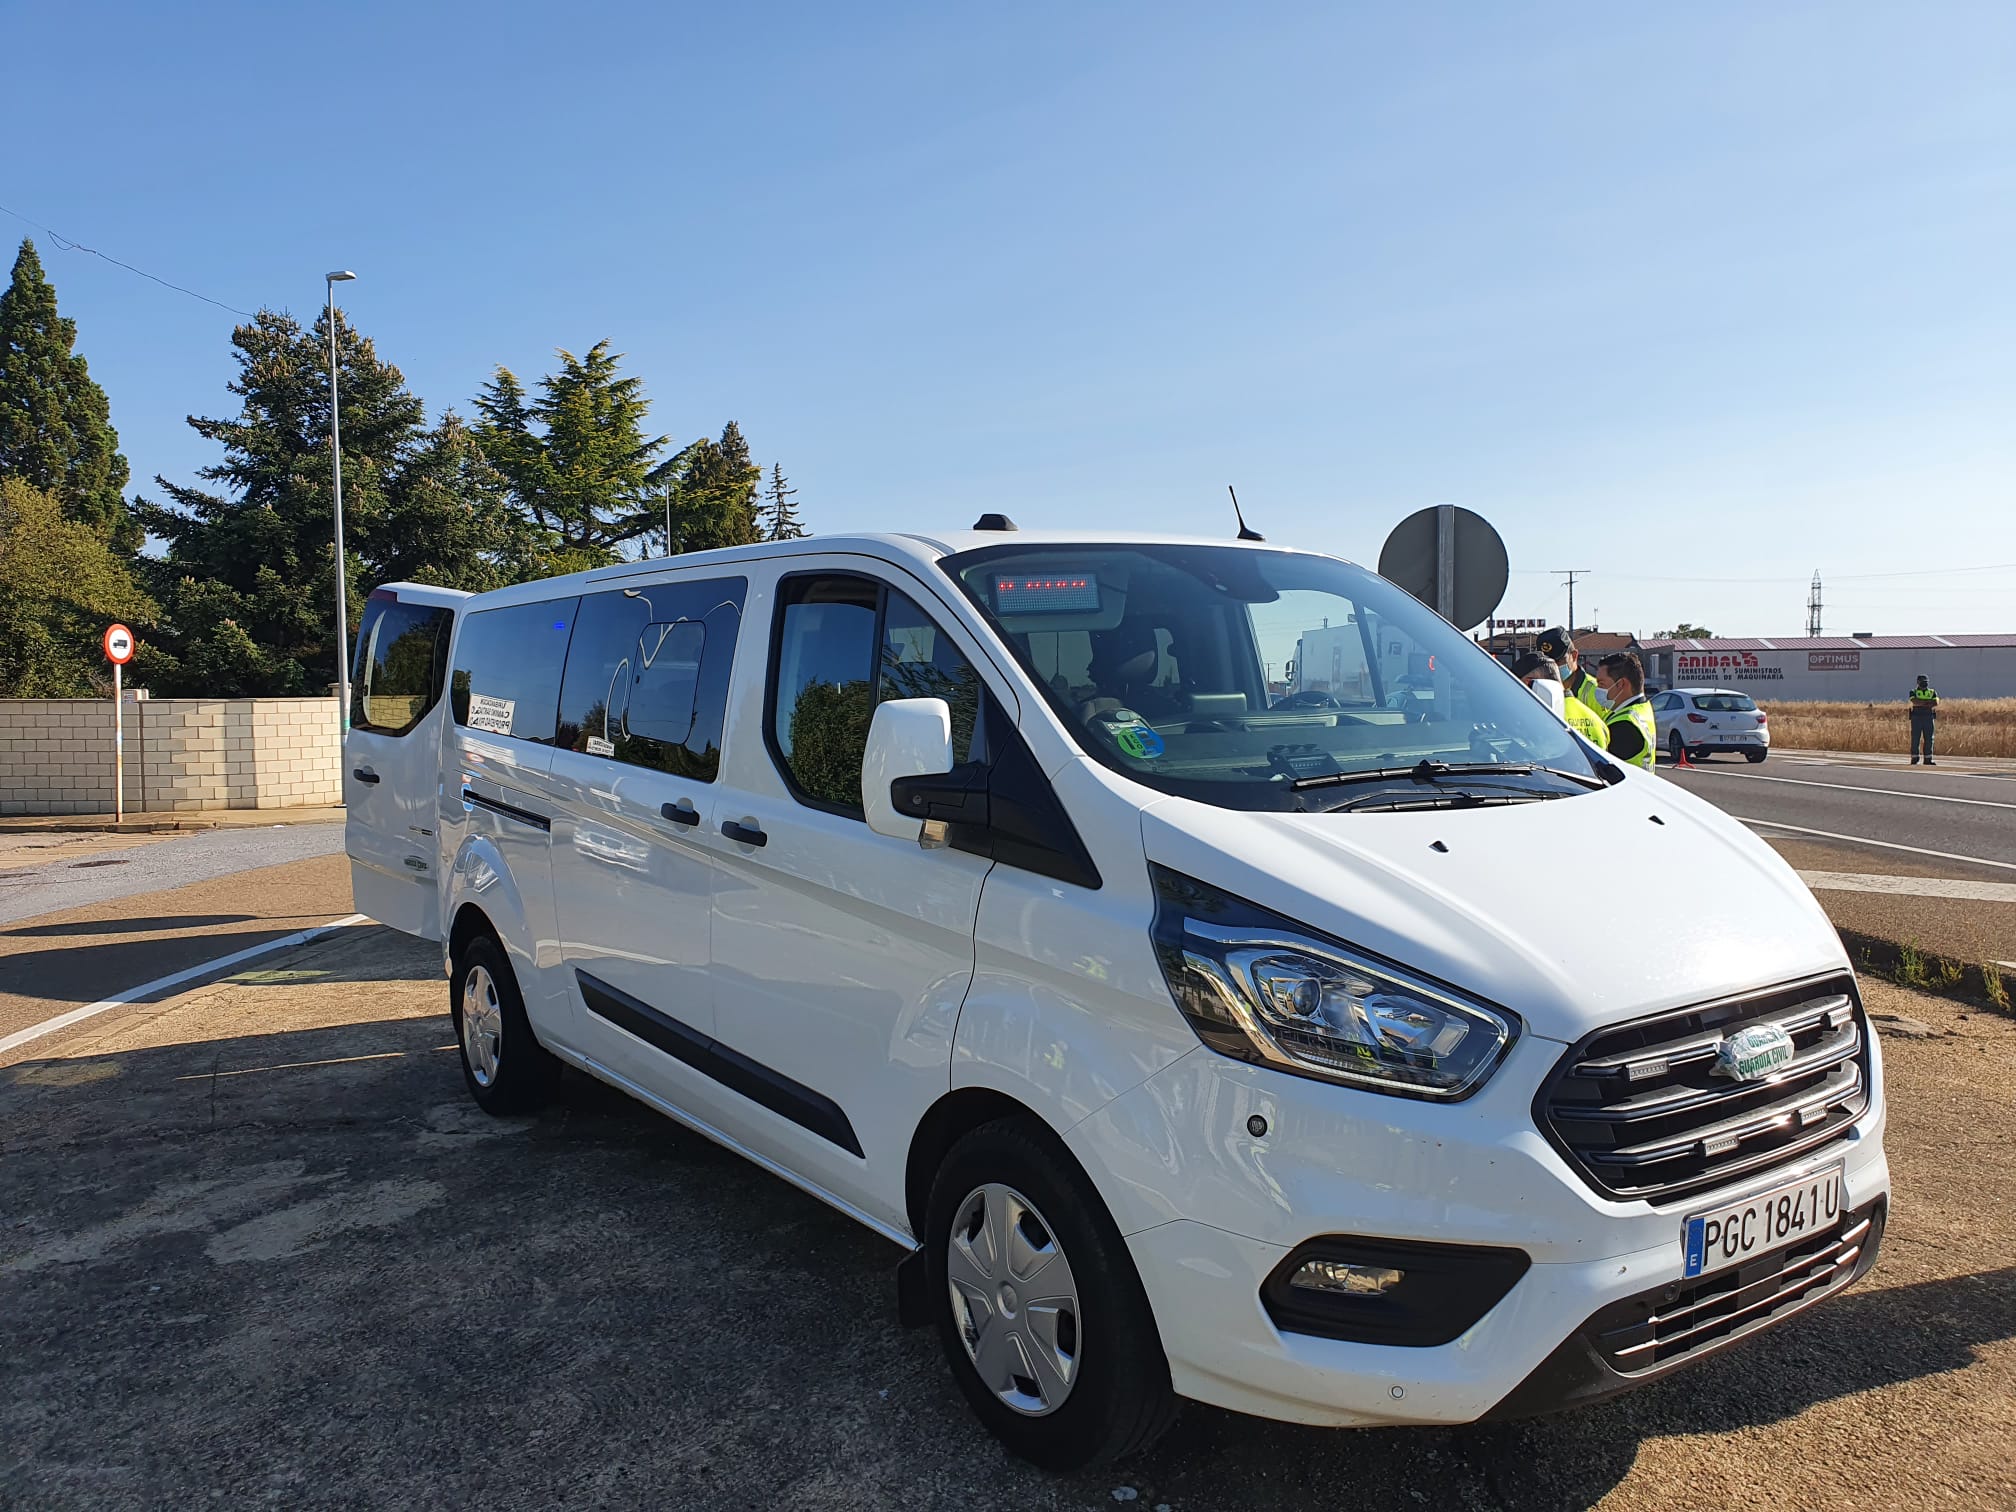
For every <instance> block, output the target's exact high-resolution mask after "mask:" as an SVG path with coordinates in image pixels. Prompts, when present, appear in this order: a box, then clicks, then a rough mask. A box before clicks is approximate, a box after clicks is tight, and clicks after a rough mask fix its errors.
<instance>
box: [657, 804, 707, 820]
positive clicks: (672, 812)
mask: <svg viewBox="0 0 2016 1512" xmlns="http://www.w3.org/2000/svg"><path fill="white" fill-rule="evenodd" d="M658 812H659V813H660V814H663V815H664V816H665V817H666V818H667V819H669V820H671V821H672V822H673V823H674V824H698V823H699V822H700V811H699V810H698V809H690V808H681V807H680V806H679V805H678V804H676V803H661V804H659V805H658Z"/></svg>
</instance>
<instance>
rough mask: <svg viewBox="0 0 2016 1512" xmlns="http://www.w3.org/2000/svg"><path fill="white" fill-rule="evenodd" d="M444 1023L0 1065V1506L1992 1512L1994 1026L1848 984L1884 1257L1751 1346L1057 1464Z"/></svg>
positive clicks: (431, 966)
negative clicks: (1666, 1367) (488, 1081)
mask: <svg viewBox="0 0 2016 1512" xmlns="http://www.w3.org/2000/svg"><path fill="white" fill-rule="evenodd" d="M446 996H447V994H446V989H445V985H444V984H443V982H442V980H441V977H440V973H439V963H438V959H437V958H436V957H435V955H434V952H433V951H432V950H431V949H429V948H427V947H425V946H421V945H418V944H416V943H413V942H410V941H406V940H403V939H402V938H400V937H398V936H393V935H390V934H388V933H387V932H385V931H383V930H381V929H376V928H356V929H349V930H345V931H342V932H341V933H339V934H337V935H335V936H332V937H330V938H329V939H326V940H324V941H321V942H318V943H317V944H315V945H311V946H307V947H302V948H298V949H295V950H292V951H288V952H285V953H281V954H277V955H276V956H274V957H272V958H270V960H268V961H266V962H262V963H261V966H260V969H258V970H254V971H250V972H247V973H245V974H243V975H242V976H240V977H238V978H235V979H232V980H229V981H226V982H223V983H220V984H214V985H212V986H210V987H207V988H205V989H203V990H200V991H197V992H194V993H192V994H190V995H188V996H186V997H184V998H181V999H178V1000H176V1001H174V1002H171V1003H168V1004H164V1005H159V1006H156V1007H154V1008H150V1009H134V1010H127V1011H123V1012H121V1013H117V1014H112V1015H107V1016H106V1017H104V1018H102V1019H97V1020H93V1021H92V1022H91V1024H90V1026H88V1028H84V1029H80V1030H79V1031H77V1032H73V1033H70V1034H68V1035H66V1036H65V1037H64V1038H62V1039H61V1040H59V1041H55V1042H51V1043H48V1044H45V1045H42V1046H39V1047H38V1049H37V1053H36V1055H35V1056H33V1057H31V1058H25V1059H20V1060H17V1061H16V1062H15V1063H14V1064H12V1065H11V1066H5V1067H0V1148H4V1157H0V1329H4V1331H5V1335H4V1337H5V1346H4V1347H5V1353H4V1359H5V1362H6V1363H5V1369H4V1371H0V1505H4V1506H9V1507H17V1506H18V1507H24V1508H25V1507H35V1508H49V1509H63V1508H71V1507H77V1508H92V1509H123V1508H148V1507H186V1506H193V1505H218V1506H232V1507H238V1506H252V1505H260V1506H279V1507H287V1508H290V1509H291V1508H311V1507H312V1508H321V1507H346V1508H347V1507H357V1508H379V1507H385V1508H405V1507H417V1506H483V1507H488V1508H496V1509H513V1508H541V1509H543V1508H548V1507H557V1506H567V1507H603V1508H622V1507H640V1508H660V1507H664V1508H672V1507H679V1508H685V1507H691V1508H696V1509H698V1508H707V1509H712V1508H776V1507H792V1508H806V1509H820V1508H835V1509H842V1508H844V1509H882V1508H891V1509H910V1508H916V1509H934V1512H935V1509H940V1508H946V1507H962V1508H964V1507H971V1508H978V1509H994V1508H1004V1509H1014V1512H1049V1509H1063V1508H1075V1509H1090V1508H1099V1507H1108V1508H1110V1507H1113V1506H1115V1505H1116V1504H1126V1503H1131V1504H1132V1505H1134V1506H1137V1507H1139V1508H1141V1509H1143V1512H1149V1509H1157V1512H1159V1509H1164V1508H1166V1509H1168V1512H1211V1509H1231V1512H1317V1509H1321V1512H1334V1509H1340V1508H1347V1507H1348V1508H1351V1509H1353V1512H1419V1509H1423V1508H1427V1509H1431V1512H1445V1509H1451V1512H1453V1509H1469V1512H1487V1509H1488V1512H1574V1509H1585V1508H1591V1507H1596V1508H1600V1509H1602V1512H1653V1509H1676V1512H1677V1509H1685V1512H1703V1509H1708V1508H1724V1507H1745V1508H1755V1509H1760V1512H1790V1509H1795V1508H1798V1509H1811V1508H1819V1507H1829V1508H1832V1507H1851V1506H1869V1505H1876V1504H1881V1505H1884V1506H1891V1507H1899V1508H1916V1507H1926V1506H1932V1505H1938V1506H1941V1507H1954V1508H1980V1509H1990V1508H1995V1509H2003V1512H2006V1509H2007V1508H2009V1507H2011V1506H2016V1267H2012V1266H2011V1264H2010V1255H2011V1254H2012V1253H2016V1162H2011V1161H2010V1159H2009V1158H2008V1150H2009V1148H2010V1146H2011V1145H2012V1144H2016V1108H2012V1105H2011V1103H2010V1100H2009V1097H2008V1087H2009V1085H2010V1082H2011V1079H2012V1075H2016V1023H2012V1022H2010V1021H2008V1020H2006V1019H2002V1018H1999V1017H1996V1016H1993V1015H1983V1014H1972V1015H1963V1013H1962V1012H1961V1010H1959V1009H1958V1008H1956V1007H1955V1006H1954V1005H1953V1004H1951V1003H1949V1002H1945V1001H1942V1000H1939V999H1935V998H1929V997H1922V996H1918V995H1912V994H1905V993H1902V992H1900V991H1898V990H1897V989H1894V988H1888V987H1884V986H1883V985H1881V984H1880V983H1878V984H1872V986H1871V988H1870V1000H1871V1008H1872V1010H1874V1011H1877V1012H1885V1011H1888V1012H1898V1011H1902V1012H1905V1013H1909V1014H1912V1015H1914V1016H1916V1017H1918V1018H1921V1019H1923V1020H1924V1021H1925V1024H1924V1026H1923V1028H1922V1032H1923V1033H1924V1034H1925V1035H1927V1036H1929V1037H1923V1038H1900V1039H1895V1040H1892V1041H1890V1042H1889V1044H1888V1046H1887V1047H1886V1058H1887V1060H1888V1062H1889V1073H1890V1083H1889V1086H1890V1107H1891V1112H1890V1135H1889V1148H1890V1152H1891V1160H1892V1163H1893V1169H1894V1171H1895V1174H1896V1180H1897V1184H1898V1194H1897V1203H1896V1208H1895V1214H1896V1216H1895V1218H1894V1219H1893V1222H1892V1224H1891V1227H1890V1232H1889V1236H1888V1239H1887V1241H1886V1243H1885V1247H1884V1251H1883V1258H1882V1260H1881V1262H1880V1264H1879V1265H1878V1267H1877V1269H1876V1271H1875V1273H1874V1274H1873V1275H1872V1276H1870V1277H1869V1278H1867V1279H1866V1280H1865V1281H1864V1282H1863V1283H1861V1284H1860V1285H1859V1286H1858V1287H1857V1288H1856V1289H1854V1290H1853V1291H1851V1292H1849V1293H1847V1294H1846V1295H1844V1296H1841V1297H1838V1298H1835V1299H1832V1300H1831V1301H1830V1302H1828V1303H1827V1304H1825V1305H1824V1306H1823V1307H1821V1308H1818V1309H1816V1310H1814V1311H1813V1312H1811V1313H1808V1314H1806V1315H1804V1316H1803V1317H1801V1318H1799V1319H1796V1320H1794V1321H1792V1322H1791V1323H1789V1324H1787V1325H1786V1326H1785V1327H1783V1328H1780V1329H1778V1330H1776V1331H1774V1332H1772V1333H1769V1334H1767V1335H1764V1336H1762V1337H1760V1338H1757V1339H1754V1340H1752V1341H1750V1342H1749V1343H1748V1344H1747V1345H1746V1346H1745V1347H1743V1348H1742V1349H1740V1350H1737V1351H1733V1352H1731V1353H1730V1354H1728V1355H1726V1356H1722V1357H1719V1358H1717V1359H1715V1360H1711V1361H1709V1362H1706V1363H1705V1364H1703V1365H1701V1366H1699V1367H1697V1368H1696V1369H1694V1370H1692V1371H1688V1372H1684V1373H1682V1374H1680V1375H1678V1376H1676V1377H1674V1378H1672V1379H1670V1380H1668V1381H1665V1382H1662V1383H1660V1384H1658V1385H1656V1386H1652V1387H1649V1388H1647V1389H1645V1390H1643V1391H1640V1392H1637V1393H1634V1394H1631V1395H1628V1396H1625V1397H1622V1398H1619V1399H1617V1400H1616V1401H1613V1402H1610V1403H1606V1404H1603V1405H1600V1406H1597V1407H1594V1408H1590V1409H1587V1410H1584V1411H1581V1412H1577V1413H1573V1414H1568V1415H1565V1416H1561V1417H1558V1418H1552V1419H1545V1420H1541V1421H1537V1422H1529V1423H1510V1424H1499V1425H1489V1426H1483V1427H1473V1428H1463V1429H1455V1430H1438V1429H1403V1430H1389V1431H1376V1432H1352V1431H1325V1430H1316V1429H1304V1428H1295V1427H1290V1426H1286V1425H1281V1424H1274V1423H1267V1422H1262V1421H1259V1420H1256V1419H1251V1418H1243V1417H1239V1416H1236V1415H1234V1414H1231V1413H1226V1412H1220V1411H1215V1410H1212V1409H1208V1408H1203V1407H1197V1406H1191V1407H1188V1408H1186V1409H1185V1411H1184V1414H1183V1417H1182V1419H1181V1420H1180V1422H1179V1423H1178V1425H1177V1427H1176V1429H1175V1431H1174V1432H1173V1433H1171V1434H1170V1436H1169V1437H1168V1438H1166V1439H1165V1440H1163V1442H1162V1443H1161V1444H1160V1445H1158V1446H1156V1447H1155V1448H1154V1449H1152V1450H1150V1451H1149V1452H1147V1453H1146V1454H1143V1455H1141V1456H1139V1457H1137V1458H1136V1459H1135V1460H1134V1461H1132V1462H1129V1463H1124V1464H1122V1465H1120V1466H1117V1467H1114V1468H1112V1469H1109V1470H1105V1471H1101V1472H1097V1473H1093V1474H1087V1475H1076V1476H1061V1477H1060V1476H1051V1475H1046V1474H1043V1473H1040V1472H1038V1471H1035V1470H1033V1469H1031V1468H1030V1467H1028V1466H1026V1465H1023V1464H1021V1463H1019V1462H1017V1461H1015V1460H1012V1459H1010V1458H1008V1457H1007V1456H1006V1455H1005V1454H1004V1453H1003V1452H1002V1451H1001V1450H1000V1449H998V1448H997V1447H996V1446H995V1444H994V1443H993V1441H992V1440H991V1439H989V1438H988V1437H987V1436H986V1435H985V1434H984V1433H983V1432H982V1431H981V1430H980V1429H979V1427H978V1426H977V1424H976V1423H975V1422H974V1420H973V1419H972V1418H971V1416H970V1414H969V1413H968V1412H967V1410H966V1407H965V1404H964V1402H963V1400H962V1399H961V1398H960V1397H959V1395H958V1393H957V1392H956V1390H955V1389H954V1387H953V1385H952V1383H951V1380H950V1378H949V1376H948V1375H947V1371H946V1366H945V1363H944V1361H943V1359H942V1358H941V1357H940V1355H939V1353H938V1346H937V1342H936V1340H935V1338H934V1337H933V1336H932V1335H931V1334H929V1333H925V1332H914V1331H908V1330H904V1329H902V1328H899V1327H898V1326H897V1325H896V1323H895V1320H894V1298H893V1286H892V1281H891V1267H892V1265H893V1263H894V1261H895V1259H896V1251H895V1250H894V1249H893V1248H892V1247H891V1246H890V1245H888V1244H887V1243H886V1242H885V1241H883V1240H881V1239H879V1238H877V1237H875V1236H874V1235H872V1234H869V1233H868V1232H867V1231H865V1230H863V1229H861V1228H859V1227H858V1226H856V1225H854V1224H853V1223H851V1222H850V1221H848V1220H847V1219H845V1218H844V1217H842V1216H841V1215H839V1214H837V1213H835V1212H833V1211H832V1210H831V1209H829V1208H826V1207H824V1206H823V1205H821V1204H820V1203H818V1202H816V1201H814V1200H813V1199H811V1198H809V1197H807V1196H805V1195H804V1194H802V1193H800V1192H798V1191H797V1190H796V1189H795V1188H792V1187H790V1186H788V1185H786V1184H785V1183H784V1182H782V1181H778V1180H775V1179H772V1178H770V1177H768V1176H765V1175H763V1174H761V1173H759V1172H757V1171H756V1170H754V1169H753V1168H752V1167H750V1166H749V1165H747V1164H745V1163H743V1162H741V1161H739V1160H737V1159H736V1158H735V1157H733V1156H731V1155H729V1154H727V1153H726V1152H724V1151H722V1150H720V1149H718V1148H716V1147H715V1146H713V1145H711V1144H709V1143H707V1142H706V1141H705V1140H703V1139H701V1138H699V1137H698V1136H696V1135H693V1134H691V1133H689V1132H687V1131H685V1130H683V1129H681V1128H679V1127H678V1126H676V1125H674V1124H672V1123H671V1122H669V1121H668V1120H665V1119H662V1118H659V1117H657V1116H656V1115H654V1114H651V1113H649V1112H648V1111H646V1110H644V1109H642V1108H640V1107H639V1106H637V1105H636V1104H634V1103H630V1102H628V1101H627V1100H625V1099H623V1098H621V1097H619V1096H618V1095H616V1094H614V1093H612V1092H610V1091H608V1090H607V1089H604V1088H602V1087H601V1086H599V1084H596V1083H592V1082H589V1081H586V1080H583V1079H579V1078H573V1077H570V1078H569V1082H568V1085H567V1088H566V1091H565V1094H564V1096H563V1099H562V1101H561V1102H560V1103H559V1104H558V1105H556V1106H555V1107H553V1108H550V1109H549V1110H548V1111H546V1112H545V1113H543V1114H541V1115H540V1116H538V1117H536V1118H528V1119H508V1120H498V1119H490V1118H487V1117H485V1116H484V1115H482V1114H481V1113H480V1112H478V1111H477V1110H476V1109H475V1107H474V1106H473V1104H471V1103H470V1102H469V1100H468V1098H467V1095H466V1093H465V1092H464V1090H463V1088H462V1084H461V1077H460V1073H459V1070H458V1066H457V1060H456V1056H455V1053H454V1050H453V1047H452V1044H451V1033H450V1030H449V1028H448V1021H447V1018H446V1014H445V1007H446ZM1914 1032H1919V1031H1914Z"/></svg>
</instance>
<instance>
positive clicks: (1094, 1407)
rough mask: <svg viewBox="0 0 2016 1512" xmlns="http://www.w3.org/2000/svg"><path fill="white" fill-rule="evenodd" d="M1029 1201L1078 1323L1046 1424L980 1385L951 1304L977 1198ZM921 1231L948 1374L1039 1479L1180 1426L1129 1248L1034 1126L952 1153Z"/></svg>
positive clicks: (1001, 1123)
mask: <svg viewBox="0 0 2016 1512" xmlns="http://www.w3.org/2000/svg"><path fill="white" fill-rule="evenodd" d="M990 1187H1007V1188H1011V1189H1012V1190H1013V1192H1014V1193H1016V1194H1019V1195H1021V1196H1022V1197H1024V1198H1026V1200H1027V1202H1028V1204H1029V1206H1030V1207H1031V1208H1032V1209H1033V1210H1034V1213H1035V1215H1036V1217H1037V1218H1038V1219H1040V1222H1041V1223H1042V1224H1047V1225H1048V1226H1049V1227H1050V1230H1051V1238H1052V1239H1053V1240H1054V1242H1055V1245H1056V1248H1057V1249H1058V1251H1059V1252H1060V1253H1061V1254H1062V1255H1063V1257H1064V1258H1065V1260H1066V1262H1067V1264H1068V1265H1069V1267H1070V1275H1071V1278H1072V1281H1073V1284H1074V1287H1075V1292H1076V1297H1077V1302H1078V1305H1079V1306H1080V1307H1081V1308H1082V1316H1079V1317H1075V1318H1074V1320H1073V1327H1072V1337H1073V1339H1074V1344H1075V1351H1074V1352H1075V1354H1076V1357H1077V1360H1076V1368H1075V1370H1074V1372H1073V1375H1072V1382H1071V1385H1070V1387H1069V1389H1068V1392H1067V1393H1066V1394H1065V1395H1064V1396H1063V1399H1062V1401H1061V1403H1060V1404H1059V1405H1057V1406H1056V1407H1055V1408H1054V1409H1052V1410H1049V1411H1048V1412H1046V1413H1045V1414H1044V1415H1041V1416H1032V1415H1030V1414H1028V1413H1026V1412H1021V1411H1017V1410H1016V1409H1015V1408H1014V1407H1011V1406H1009V1405H1008V1403H1007V1402H1005V1401H1004V1400H1002V1398H1001V1397H999V1396H997V1395H996V1394H995V1390H994V1388H993V1387H991V1386H989V1385H988V1384H987V1382H986V1381H984V1380H983V1379H982V1378H981V1375H980V1372H979V1370H978V1369H976V1367H975V1365H974V1361H973V1357H972V1356H971V1354H969V1352H968V1349H967V1345H966V1340H965V1336H964V1333H963V1329H962V1324H961V1321H960V1318H959V1315H958V1313H957V1311H956V1310H955V1305H954V1302H953V1299H952V1288H951V1281H950V1273H949V1267H950V1257H951V1244H952V1236H953V1229H954V1225H955V1223H958V1222H960V1220H961V1216H962V1211H965V1210H968V1208H969V1200H970V1199H971V1198H972V1197H973V1196H974V1195H975V1194H976V1193H977V1192H979V1191H980V1189H982V1188H990ZM926 1213H927V1216H926V1219H925V1235H926V1237H925V1243H924V1251H925V1259H926V1265H927V1270H928V1276H929V1283H928V1285H929V1291H928V1298H929V1306H930V1308H931V1312H932V1316H933V1317H934V1318H935V1320H936V1321H937V1324H938V1335H939V1341H940V1343H941V1344H942V1345H943V1347H944V1350H945V1359H946V1363H947V1364H948V1365H949V1366H950V1367H951V1370H952V1374H953V1376H954V1377H955V1378H956V1379H957V1380H958V1382H959V1389H960V1390H961V1391H963V1392H964V1393H965V1394H966V1400H967V1401H968V1402H969V1403H970V1404H971V1405H972V1408H973V1411H974V1413H975V1414H976V1415H977V1416H978V1417H979V1418H980V1420H981V1422H983V1423H985V1424H986V1425H987V1428H988V1430H989V1431H990V1432H992V1433H993V1434H994V1436H995V1437H996V1438H998V1439H1000V1440H1001V1442H1002V1443H1003V1444H1004V1445H1006V1446H1007V1447H1008V1449H1009V1450H1011V1451H1012V1452H1013V1453H1015V1454H1018V1455H1020V1456H1021V1457H1022V1458H1023V1459H1026V1460H1029V1461H1030V1462H1032V1463H1033V1464H1036V1465H1040V1466H1041V1467H1043V1468H1044V1469H1046V1470H1078V1469H1083V1468H1085V1467H1087V1466H1092V1465H1102V1464H1105V1463H1107V1462H1109V1461H1111V1460H1115V1459H1118V1458H1120V1457H1121V1456H1123V1455H1127V1454H1131V1453H1134V1452H1136V1451H1138V1450H1141V1449H1145V1448H1146V1447H1147V1446H1148V1445H1149V1444H1152V1443H1153V1442H1154V1441H1155V1440H1156V1439H1158V1438H1160V1437H1161V1436H1162V1434H1163V1433H1165V1432H1166V1431H1167V1430H1168V1428H1169V1425H1170V1424H1171V1423H1173V1422H1174V1421H1175V1419H1176V1413H1177V1409H1178V1406H1179V1403H1178V1401H1177V1398H1176V1394H1175V1392H1174V1391H1173V1390H1172V1389H1171V1387H1170V1383H1169V1361H1168V1358H1167V1357H1166V1356H1165V1355H1164V1354H1163V1352H1162V1339H1161V1335H1160V1334H1159V1333H1158V1332H1157V1331H1156V1328H1155V1315H1154V1313H1153V1311H1152V1310H1151V1309H1150V1307H1149V1305H1148V1295H1147V1293H1146V1292H1145V1291H1143V1290H1142V1287H1141V1277H1140V1275H1139V1274H1138V1273H1137V1272H1136V1271H1135V1269H1134V1262H1133V1260H1132V1258H1131V1257H1130V1256H1129V1255H1128V1253H1127V1242H1126V1241H1125V1240H1124V1239H1122V1238H1121V1237H1120V1230H1119V1227H1118V1226H1117V1225H1116V1224H1115V1223H1114V1222H1113V1219H1112V1216H1111V1215H1110V1214H1109V1213H1108V1212H1107V1211H1106V1205H1105V1203H1103V1202H1102V1201H1101V1200H1100V1198H1099V1194H1098V1191H1097V1190H1096V1189H1095V1188H1094V1187H1093V1185H1092V1183H1091V1180H1090V1179H1089V1178H1088V1177H1087V1176H1086V1175H1085V1173H1084V1172H1083V1171H1082V1170H1080V1169H1079V1168H1078V1166H1077V1164H1076V1162H1074V1161H1073V1160H1072V1159H1071V1158H1070V1156H1069V1154H1068V1153H1066V1152H1064V1151H1063V1150H1061V1149H1059V1148H1057V1146H1056V1144H1055V1141H1054V1139H1052V1138H1051V1137H1050V1136H1049V1131H1048V1130H1047V1129H1045V1128H1043V1127H1042V1126H1041V1125H1039V1124H1037V1123H1036V1122H1035V1121H1034V1120H1033V1119H1032V1118H1026V1117H1014V1118H1004V1119H998V1120H996V1121H995V1122H993V1123H988V1124H982V1125H981V1126H980V1127H979V1128H977V1129H974V1130H973V1131H971V1132H970V1133H968V1134H967V1135H965V1137H963V1138H962V1139H960V1140H959V1142H958V1143H957V1144H955V1145H953V1147H952V1149H951V1150H950V1151H949V1152H948V1153H947V1154H946V1156H945V1159H944V1161H943V1163H942V1164H941V1165H940V1166H939V1168H938V1174H937V1176H936V1177H935V1178H934V1179H933V1181H932V1183H931V1197H930V1201H929V1204H928V1206H927V1209H926Z"/></svg>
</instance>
